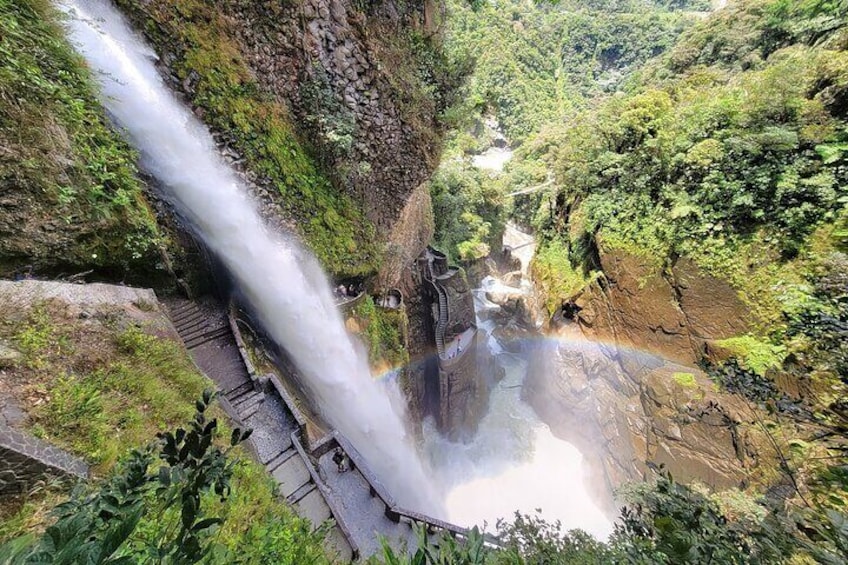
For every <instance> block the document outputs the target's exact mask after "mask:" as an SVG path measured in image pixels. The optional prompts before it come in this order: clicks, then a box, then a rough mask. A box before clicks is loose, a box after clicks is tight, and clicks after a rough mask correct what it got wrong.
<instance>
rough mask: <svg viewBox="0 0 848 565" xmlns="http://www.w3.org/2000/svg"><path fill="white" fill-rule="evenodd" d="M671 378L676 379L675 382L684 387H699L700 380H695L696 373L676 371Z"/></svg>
mask: <svg viewBox="0 0 848 565" xmlns="http://www.w3.org/2000/svg"><path fill="white" fill-rule="evenodd" d="M671 378H672V379H674V382H676V383H677V384H679V385H680V386H682V387H683V388H697V387H698V381H697V380H695V375H693V374H692V373H674V374H673V375H671Z"/></svg>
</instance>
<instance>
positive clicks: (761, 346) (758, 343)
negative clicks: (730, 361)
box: [716, 335, 786, 377]
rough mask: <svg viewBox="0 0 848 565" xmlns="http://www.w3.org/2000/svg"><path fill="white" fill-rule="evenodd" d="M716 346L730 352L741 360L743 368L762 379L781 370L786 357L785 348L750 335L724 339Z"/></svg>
mask: <svg viewBox="0 0 848 565" xmlns="http://www.w3.org/2000/svg"><path fill="white" fill-rule="evenodd" d="M716 345H718V346H719V347H722V348H724V349H726V350H728V351H729V352H730V353H731V355H733V356H734V357H736V358H737V359H738V360H739V363H740V364H741V365H742V367H743V368H745V369H748V370H749V371H753V372H755V373H756V374H758V375H760V376H761V377H762V376H765V374H766V372H768V371H769V370H771V369H779V368H780V367H781V365H783V358H784V357H785V355H786V348H785V347H783V346H779V345H774V344H772V343H769V342H767V341H763V340H760V339H757V338H756V337H753V336H750V335H745V336H739V337H731V338H728V339H722V340H719V341H717V342H716Z"/></svg>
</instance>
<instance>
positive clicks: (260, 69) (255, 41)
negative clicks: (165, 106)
mask: <svg viewBox="0 0 848 565" xmlns="http://www.w3.org/2000/svg"><path fill="white" fill-rule="evenodd" d="M215 4H216V6H217V9H219V10H221V12H222V13H224V14H226V16H227V21H228V23H229V24H230V26H231V30H230V33H232V34H233V36H234V37H235V38H236V43H237V46H238V49H239V51H240V52H241V53H242V55H243V56H244V58H245V60H246V61H247V63H248V65H249V66H250V70H251V71H252V73H253V77H254V78H255V79H256V80H257V81H258V83H259V85H260V87H261V88H262V89H263V90H264V91H265V92H266V93H268V94H269V95H270V96H272V97H274V98H275V99H277V100H278V101H279V102H282V103H284V104H286V105H287V106H288V107H289V108H291V110H292V111H293V113H294V114H295V118H296V119H295V120H294V121H295V123H296V124H297V125H298V127H299V128H302V130H303V132H304V133H305V134H306V137H308V138H309V140H310V142H311V143H312V144H314V145H315V146H316V148H317V149H318V152H319V153H320V156H321V159H322V160H323V161H324V162H325V163H326V164H327V165H330V168H331V169H333V170H335V171H336V173H337V178H336V180H337V182H338V183H339V184H340V187H341V188H342V189H344V190H346V191H347V192H348V193H350V194H351V195H352V196H353V197H354V198H356V199H357V200H359V201H361V202H363V203H364V209H365V210H366V213H367V214H368V216H369V219H370V220H371V221H373V222H374V223H375V224H376V226H377V228H378V231H380V230H387V229H389V228H391V227H392V225H393V224H394V222H395V221H396V220H397V218H398V217H399V216H400V214H401V212H402V210H403V207H404V204H405V202H406V200H407V198H408V197H409V195H410V193H411V192H412V191H413V190H414V189H415V188H416V187H417V186H418V185H420V184H421V183H422V182H424V181H425V180H426V179H427V178H428V177H429V175H430V172H431V171H432V170H433V168H435V166H436V164H437V161H438V154H439V150H440V146H441V129H442V128H441V126H440V124H439V123H438V122H437V120H436V115H437V113H438V111H439V109H438V108H436V106H435V103H434V102H433V101H432V100H429V101H427V102H426V103H424V102H422V103H420V104H417V105H416V104H411V103H410V104H401V103H399V102H398V101H401V100H404V99H405V98H408V97H409V95H410V93H409V92H401V91H400V90H401V89H402V88H405V87H407V88H408V85H406V84H404V82H403V81H404V79H403V77H401V78H398V77H397V76H395V74H394V73H395V72H396V71H397V68H398V65H397V64H396V63H395V64H393V61H392V58H394V57H402V56H405V58H406V59H407V60H408V59H410V58H411V57H414V54H412V53H405V52H404V51H403V47H399V45H401V43H399V41H400V38H402V37H403V34H405V33H407V32H408V30H409V29H412V28H422V27H424V25H425V24H424V16H425V14H424V9H423V8H422V7H421V6H418V5H415V6H413V5H406V4H404V5H400V4H398V5H396V4H395V3H394V2H393V1H392V0H384V1H381V2H377V3H374V4H373V5H369V7H368V8H367V10H363V9H362V8H361V7H360V5H358V4H356V3H354V2H352V1H351V0H297V1H295V2H272V3H264V2H233V1H229V0H218V1H216V2H215ZM398 85H400V86H398ZM182 86H183V88H184V89H185V90H188V91H190V90H191V89H192V84H191V83H190V81H188V82H187V83H186V84H183V85H182Z"/></svg>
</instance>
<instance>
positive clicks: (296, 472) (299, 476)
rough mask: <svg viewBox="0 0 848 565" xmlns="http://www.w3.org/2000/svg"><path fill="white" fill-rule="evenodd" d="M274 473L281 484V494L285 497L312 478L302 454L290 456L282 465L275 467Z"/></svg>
mask: <svg viewBox="0 0 848 565" xmlns="http://www.w3.org/2000/svg"><path fill="white" fill-rule="evenodd" d="M272 475H273V477H274V479H276V481H277V482H278V483H279V485H280V494H282V495H283V496H285V497H288V496H289V495H291V494H292V493H294V492H295V491H297V489H299V488H300V487H302V486H303V485H305V484H306V483H308V482H310V481H311V480H312V476H311V475H310V474H309V469H307V467H306V464H305V463H304V462H303V459H301V458H300V455H295V456H294V457H288V458H287V459H286V460H285V461H283V463H282V464H281V465H279V466H278V467H277V468H276V469H274V472H273V473H272Z"/></svg>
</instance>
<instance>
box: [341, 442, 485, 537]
mask: <svg viewBox="0 0 848 565" xmlns="http://www.w3.org/2000/svg"><path fill="white" fill-rule="evenodd" d="M333 438H334V439H335V440H336V442H337V443H338V444H339V446H341V448H342V449H343V450H344V451H345V453H347V456H348V457H349V458H350V459H351V461H353V464H354V468H355V469H357V470H358V471H359V473H360V474H361V475H362V476H363V478H365V482H367V483H368V485H369V488H370V491H371V495H372V496H376V497H377V498H379V499H380V501H381V502H382V503H383V505H384V506H385V515H386V517H387V518H388V519H389V520H391V521H393V522H400V520H401V518H406V519H408V520H412V521H414V522H419V523H422V524H425V525H426V526H428V527H429V528H431V529H436V530H443V531H446V532H448V533H449V534H450V535H451V536H454V537H461V538H465V539H467V538H468V537H469V536H470V534H471V530H469V529H468V528H464V527H462V526H457V525H456V524H451V523H449V522H445V521H443V520H439V519H438V518H433V517H431V516H427V515H426V514H422V513H420V512H416V511H414V510H408V509H406V508H403V507H402V506H399V505H398V504H397V503H396V502H395V499H394V498H393V497H392V495H391V494H389V493H388V492H387V491H386V488H385V487H384V486H383V483H381V482H380V480H379V479H378V478H377V477H376V476H374V474H373V473H372V472H371V469H370V468H369V467H368V464H367V463H366V462H365V459H364V458H363V457H362V454H361V453H359V451H357V449H356V448H355V447H354V446H353V445H351V444H350V442H348V440H347V438H345V437H344V436H342V435H341V434H339V433H338V432H337V431H334V432H333ZM484 538H485V540H486V542H487V543H489V544H490V545H497V546H499V545H500V541H499V540H498V539H497V538H496V537H494V536H492V535H490V534H484Z"/></svg>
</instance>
